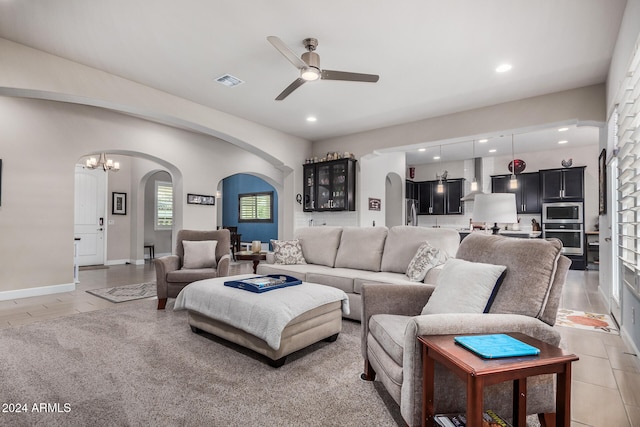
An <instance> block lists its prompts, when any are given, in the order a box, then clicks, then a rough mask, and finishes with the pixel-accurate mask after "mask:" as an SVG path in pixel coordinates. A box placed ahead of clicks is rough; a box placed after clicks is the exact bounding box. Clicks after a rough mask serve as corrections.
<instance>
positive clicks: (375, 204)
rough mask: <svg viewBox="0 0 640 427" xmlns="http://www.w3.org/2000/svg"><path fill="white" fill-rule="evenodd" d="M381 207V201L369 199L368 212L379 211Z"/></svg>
mask: <svg viewBox="0 0 640 427" xmlns="http://www.w3.org/2000/svg"><path fill="white" fill-rule="evenodd" d="M381 205H382V201H381V200H380V199H374V198H371V197H369V210H370V211H379V210H380V206H381Z"/></svg>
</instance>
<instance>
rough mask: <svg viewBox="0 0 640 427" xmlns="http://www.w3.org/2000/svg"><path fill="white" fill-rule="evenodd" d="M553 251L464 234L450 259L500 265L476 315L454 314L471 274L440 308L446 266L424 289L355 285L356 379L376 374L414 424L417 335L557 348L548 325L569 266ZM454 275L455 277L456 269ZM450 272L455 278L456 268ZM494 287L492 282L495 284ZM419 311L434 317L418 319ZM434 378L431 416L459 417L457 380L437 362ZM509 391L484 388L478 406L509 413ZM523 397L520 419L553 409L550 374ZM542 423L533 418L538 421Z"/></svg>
mask: <svg viewBox="0 0 640 427" xmlns="http://www.w3.org/2000/svg"><path fill="white" fill-rule="evenodd" d="M561 249H562V244H561V242H560V241H559V240H556V239H552V240H549V241H547V240H543V239H517V238H509V237H502V236H492V235H486V234H482V233H471V234H470V235H469V236H468V237H466V238H465V239H464V240H463V241H462V243H461V244H460V247H459V249H458V252H457V254H456V259H457V260H463V261H469V262H472V263H484V264H493V265H502V266H506V270H505V271H504V274H503V275H502V276H501V277H502V281H501V285H499V287H497V292H496V293H495V294H494V299H493V303H492V304H491V305H490V308H488V313H486V314H485V313H484V311H486V310H487V306H489V304H487V306H485V305H484V303H485V301H483V302H481V304H480V305H479V306H480V307H484V309H482V308H481V309H480V311H479V312H478V311H477V310H476V312H465V313H455V310H456V308H455V307H456V304H457V301H456V300H457V299H458V298H459V299H460V300H467V301H468V300H469V296H470V295H474V294H475V292H476V287H475V286H477V282H478V281H479V276H478V275H474V274H469V273H466V274H465V273H463V275H464V277H463V278H461V277H460V276H458V278H457V282H458V286H457V288H458V290H459V289H460V288H461V287H462V288H463V289H465V291H464V292H459V294H458V296H456V295H455V294H453V295H452V294H451V293H449V294H448V298H449V304H442V301H443V298H442V295H443V293H442V291H443V290H444V289H445V287H446V286H449V285H450V283H446V279H447V277H451V275H449V274H447V273H448V272H446V271H445V270H446V269H447V264H446V263H445V266H444V267H445V268H443V270H442V272H441V273H440V275H439V276H438V279H437V280H436V286H435V287H434V286H428V285H424V284H416V285H397V284H396V285H392V284H374V283H371V284H365V285H363V287H362V355H363V357H364V373H363V374H362V378H363V379H365V380H374V379H376V376H377V379H378V380H379V381H380V382H381V383H382V384H383V385H384V387H385V388H386V389H387V391H388V392H389V394H390V395H391V396H392V397H393V399H394V400H395V401H396V402H397V403H398V405H399V406H400V412H401V414H402V417H403V418H404V420H405V421H406V422H407V424H408V425H410V426H416V425H420V424H421V412H422V347H421V345H420V343H419V342H418V341H417V337H418V336H420V335H447V334H471V333H489V334H490V333H509V332H521V333H524V334H526V335H529V336H532V337H534V338H537V339H539V340H541V341H544V342H546V343H548V344H552V345H555V346H557V345H559V343H560V334H559V333H558V332H557V331H556V330H554V329H553V327H552V326H553V325H554V323H555V319H556V314H557V311H558V305H559V301H560V296H561V293H562V287H563V285H564V282H565V279H566V275H567V271H568V268H569V265H570V264H571V261H570V260H569V259H568V258H567V257H565V256H562V255H561V253H560V251H561ZM463 261H455V262H460V263H463ZM447 263H449V261H447ZM454 264H455V263H452V264H450V265H454ZM466 265H469V266H471V267H473V266H474V265H472V264H466ZM456 270H457V273H460V268H456ZM450 273H453V276H455V273H456V271H455V270H453V271H450ZM498 276H500V273H498ZM494 277H495V276H494ZM441 279H442V280H441ZM496 282H497V283H500V280H496ZM461 284H463V286H460V285H461ZM440 286H443V288H441V289H440V290H438V292H439V293H440V295H439V297H435V294H434V292H435V289H438V288H439V287H440ZM454 288H456V286H454ZM492 288H493V289H492V290H494V289H495V287H493V286H492ZM446 294H447V293H446V292H445V296H444V301H446V299H447V295H446ZM461 294H464V295H461ZM432 297H433V300H432V302H434V301H435V300H439V304H438V305H439V306H435V307H434V306H432V307H430V309H427V308H425V305H427V302H429V300H430V298H432ZM490 299H491V297H489V300H490ZM423 310H426V311H427V312H431V313H433V312H435V314H422V312H423ZM452 311H454V312H452ZM469 311H474V310H469ZM434 376H435V399H434V400H435V401H434V410H435V412H436V413H453V412H464V411H465V409H466V389H465V387H464V383H463V382H462V381H461V380H460V379H459V378H458V377H456V376H455V375H453V374H452V373H451V372H449V371H447V370H446V369H445V368H444V367H442V366H441V365H439V364H437V363H436V369H435V374H434ZM512 390H513V388H512V385H511V384H510V383H501V384H497V385H493V386H490V387H487V389H485V395H484V396H485V397H484V402H485V409H493V410H495V411H497V412H498V413H502V414H505V415H507V416H510V414H512ZM527 394H528V397H527V414H550V413H553V412H555V387H554V377H553V376H552V375H541V376H537V377H532V378H529V379H528V380H527ZM544 419H545V418H544V416H541V420H544Z"/></svg>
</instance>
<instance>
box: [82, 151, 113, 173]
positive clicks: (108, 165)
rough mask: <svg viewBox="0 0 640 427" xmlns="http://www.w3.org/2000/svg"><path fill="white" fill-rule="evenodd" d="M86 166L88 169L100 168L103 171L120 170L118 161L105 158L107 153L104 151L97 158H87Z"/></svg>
mask: <svg viewBox="0 0 640 427" xmlns="http://www.w3.org/2000/svg"><path fill="white" fill-rule="evenodd" d="M86 166H87V167H88V168H89V169H97V168H102V169H103V170H104V171H105V172H107V171H112V172H118V171H119V170H120V162H114V161H113V160H112V159H107V155H106V154H105V153H100V157H99V158H98V159H96V158H95V157H90V158H88V159H87V164H86Z"/></svg>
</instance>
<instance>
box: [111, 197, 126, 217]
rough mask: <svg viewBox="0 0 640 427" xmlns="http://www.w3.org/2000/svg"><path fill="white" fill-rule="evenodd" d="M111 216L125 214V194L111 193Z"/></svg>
mask: <svg viewBox="0 0 640 427" xmlns="http://www.w3.org/2000/svg"><path fill="white" fill-rule="evenodd" d="M111 214H112V215H126V214H127V193H116V192H113V193H111Z"/></svg>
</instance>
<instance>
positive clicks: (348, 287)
mask: <svg viewBox="0 0 640 427" xmlns="http://www.w3.org/2000/svg"><path fill="white" fill-rule="evenodd" d="M361 273H362V272H361V271H360V270H354V269H350V268H338V267H336V268H328V269H326V270H324V271H314V272H309V273H307V281H308V282H311V283H318V284H320V285H326V286H332V287H334V288H338V289H342V290H343V291H345V292H346V293H353V281H354V280H355V278H356V277H358V276H360V274H361Z"/></svg>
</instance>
